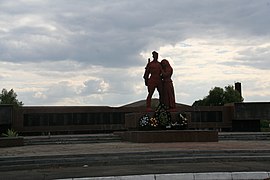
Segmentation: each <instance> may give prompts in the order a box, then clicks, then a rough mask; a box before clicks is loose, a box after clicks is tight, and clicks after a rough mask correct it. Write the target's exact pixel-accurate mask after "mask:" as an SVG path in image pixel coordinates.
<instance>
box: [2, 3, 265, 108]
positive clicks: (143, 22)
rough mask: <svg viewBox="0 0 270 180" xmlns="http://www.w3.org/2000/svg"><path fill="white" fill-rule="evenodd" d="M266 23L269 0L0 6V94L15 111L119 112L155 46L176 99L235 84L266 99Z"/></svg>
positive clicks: (140, 91)
mask: <svg viewBox="0 0 270 180" xmlns="http://www.w3.org/2000/svg"><path fill="white" fill-rule="evenodd" d="M269 17H270V0H259V1H258V0H200V1H198V0H147V1H145V0H132V1H131V0H130V1H128V0H47V1H45V0H13V1H11V0H1V1H0V72H1V73H0V88H1V89H3V88H6V89H7V90H10V89H11V88H13V89H14V91H15V92H16V93H17V95H18V99H19V100H20V101H22V102H23V103H24V104H25V105H66V106H71V105H83V106H85V105H98V106H99V105H101V106H121V105H124V104H127V103H131V102H134V101H138V100H142V99H145V98H146V96H147V89H146V87H145V86H144V81H143V78H142V76H143V73H144V68H145V65H146V63H147V59H148V58H149V57H151V52H152V51H153V50H156V51H158V52H159V55H160V56H159V60H162V59H164V58H166V59H168V60H169V62H170V64H171V65H172V67H173V69H174V74H173V77H172V79H173V82H174V87H175V93H176V100H177V102H178V103H183V104H188V105H191V104H192V103H193V102H194V101H195V100H198V99H202V98H203V97H204V96H206V95H208V92H209V90H210V89H211V88H214V87H215V86H218V87H222V88H224V87H225V86H227V85H234V83H235V82H241V83H242V95H243V97H244V99H245V101H246V102H250V101H268V102H269V101H270V91H269V90H270V18H269ZM154 97H158V94H157V93H155V94H154Z"/></svg>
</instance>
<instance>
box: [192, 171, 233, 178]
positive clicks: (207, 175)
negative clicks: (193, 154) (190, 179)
mask: <svg viewBox="0 0 270 180" xmlns="http://www.w3.org/2000/svg"><path fill="white" fill-rule="evenodd" d="M194 177H195V178H194V180H204V179H207V180H208V179H212V180H231V179H232V174H231V173H230V172H216V173H194Z"/></svg>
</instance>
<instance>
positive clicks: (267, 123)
mask: <svg viewBox="0 0 270 180" xmlns="http://www.w3.org/2000/svg"><path fill="white" fill-rule="evenodd" d="M260 124H261V131H262V132H270V120H260Z"/></svg>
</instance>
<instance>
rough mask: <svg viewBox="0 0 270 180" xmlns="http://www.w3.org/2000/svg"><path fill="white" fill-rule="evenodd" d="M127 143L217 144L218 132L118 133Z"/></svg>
mask: <svg viewBox="0 0 270 180" xmlns="http://www.w3.org/2000/svg"><path fill="white" fill-rule="evenodd" d="M118 135H120V136H121V138H122V139H123V140H125V141H130V142H135V143H160V142H217V141H218V132H217V131H197V130H156V131H126V132H122V133H118Z"/></svg>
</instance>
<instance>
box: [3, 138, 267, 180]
mask: <svg viewBox="0 0 270 180" xmlns="http://www.w3.org/2000/svg"><path fill="white" fill-rule="evenodd" d="M153 154H156V155H157V156H154V157H153V156H152V155H153ZM114 155H116V156H114ZM139 155H140V156H139ZM65 157H66V159H65ZM74 157H75V160H74V161H69V160H70V159H72V158H74ZM78 157H80V158H78ZM90 157H92V159H91V158H90ZM130 157H133V160H132V158H131V160H129V158H130ZM149 157H150V159H149ZM89 158H90V159H89ZM121 158H122V159H121ZM138 158H141V159H144V161H138ZM100 159H103V160H104V159H105V160H106V159H108V161H107V163H101V162H102V161H99V160H100ZM22 160H26V161H22ZM93 160H95V161H93ZM60 161H61V163H54V162H60ZM29 162H31V164H30V165H29ZM41 162H42V163H44V164H43V165H42V166H41V165H40V164H42V163H41ZM108 162H109V163H108ZM115 162H118V163H115ZM121 162H123V163H121ZM125 162H126V163H125ZM133 162H134V163H133ZM95 163H96V164H95ZM252 171H267V172H269V171H270V141H268V140H266V141H239V140H234V141H219V142H188V143H186V142H185V143H183V142H180V143H130V142H111V143H91V144H56V145H55V144H54V145H28V146H21V147H7V148H0V173H1V176H0V179H12V180H13V179H15V180H16V179H61V178H76V177H77V178H80V177H104V176H124V175H139V174H167V173H200V172H252Z"/></svg>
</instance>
